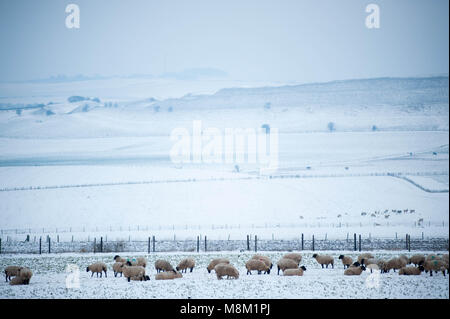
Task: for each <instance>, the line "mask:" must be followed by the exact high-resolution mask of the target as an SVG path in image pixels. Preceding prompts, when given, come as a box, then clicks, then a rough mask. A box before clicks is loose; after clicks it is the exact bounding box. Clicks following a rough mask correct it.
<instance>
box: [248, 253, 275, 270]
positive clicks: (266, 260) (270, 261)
mask: <svg viewBox="0 0 450 319" xmlns="http://www.w3.org/2000/svg"><path fill="white" fill-rule="evenodd" d="M252 259H259V260H261V261H263V262H264V263H265V264H266V265H267V266H269V267H270V269H271V270H272V266H273V264H272V260H271V259H270V258H269V257H267V256H263V255H253V257H252Z"/></svg>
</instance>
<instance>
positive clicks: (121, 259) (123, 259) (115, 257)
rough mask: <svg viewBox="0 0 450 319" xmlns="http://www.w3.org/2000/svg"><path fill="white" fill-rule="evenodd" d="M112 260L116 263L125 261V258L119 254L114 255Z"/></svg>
mask: <svg viewBox="0 0 450 319" xmlns="http://www.w3.org/2000/svg"><path fill="white" fill-rule="evenodd" d="M114 261H115V262H118V263H126V262H127V260H126V259H125V258H122V257H120V256H119V255H115V256H114Z"/></svg>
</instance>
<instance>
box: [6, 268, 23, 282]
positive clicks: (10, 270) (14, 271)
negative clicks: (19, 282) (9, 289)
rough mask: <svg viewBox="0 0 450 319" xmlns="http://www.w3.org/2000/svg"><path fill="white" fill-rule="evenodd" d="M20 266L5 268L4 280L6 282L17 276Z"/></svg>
mask: <svg viewBox="0 0 450 319" xmlns="http://www.w3.org/2000/svg"><path fill="white" fill-rule="evenodd" d="M20 268H22V267H20V266H8V267H6V268H5V279H6V282H8V280H11V277H16V276H17V275H18V274H19V270H20Z"/></svg>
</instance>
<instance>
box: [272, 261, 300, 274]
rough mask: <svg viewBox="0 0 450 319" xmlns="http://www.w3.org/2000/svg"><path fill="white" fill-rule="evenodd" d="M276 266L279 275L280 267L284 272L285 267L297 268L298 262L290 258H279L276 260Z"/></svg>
mask: <svg viewBox="0 0 450 319" xmlns="http://www.w3.org/2000/svg"><path fill="white" fill-rule="evenodd" d="M277 267H278V275H279V274H280V269H281V270H282V271H283V273H284V272H285V270H286V269H297V268H298V264H297V262H295V261H294V260H292V259H289V258H281V259H280V260H279V261H278V263H277Z"/></svg>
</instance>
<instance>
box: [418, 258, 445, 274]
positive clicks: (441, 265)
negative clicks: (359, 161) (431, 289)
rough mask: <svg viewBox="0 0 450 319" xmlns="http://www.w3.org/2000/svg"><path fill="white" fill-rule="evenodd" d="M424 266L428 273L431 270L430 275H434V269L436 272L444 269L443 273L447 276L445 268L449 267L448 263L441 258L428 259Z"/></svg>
mask: <svg viewBox="0 0 450 319" xmlns="http://www.w3.org/2000/svg"><path fill="white" fill-rule="evenodd" d="M422 266H423V268H424V269H425V272H426V273H428V272H430V276H433V271H435V272H436V273H438V272H439V271H442V274H443V275H444V276H445V270H447V268H448V264H446V263H445V261H443V260H441V259H433V260H426V261H425V262H424V263H423V265H422Z"/></svg>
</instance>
